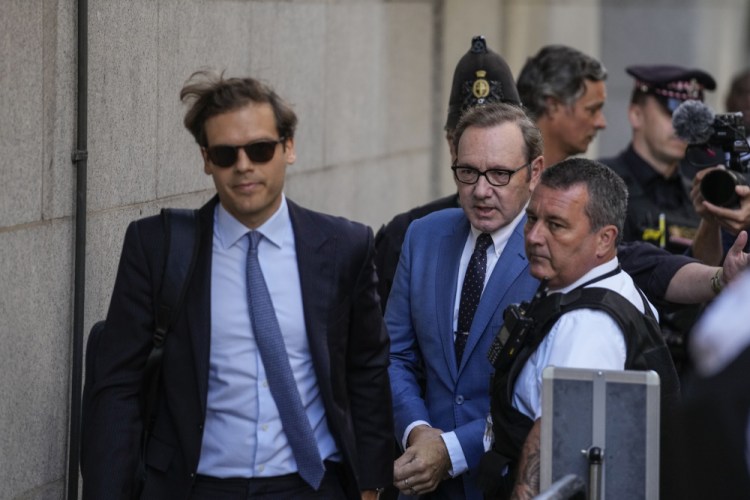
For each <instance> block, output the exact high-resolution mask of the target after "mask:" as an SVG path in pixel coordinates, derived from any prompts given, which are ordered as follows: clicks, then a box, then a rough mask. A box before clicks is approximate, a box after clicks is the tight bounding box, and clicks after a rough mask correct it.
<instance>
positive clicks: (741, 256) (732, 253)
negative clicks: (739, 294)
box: [722, 231, 748, 284]
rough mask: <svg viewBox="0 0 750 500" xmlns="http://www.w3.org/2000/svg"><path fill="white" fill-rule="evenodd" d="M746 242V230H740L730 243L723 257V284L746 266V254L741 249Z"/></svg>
mask: <svg viewBox="0 0 750 500" xmlns="http://www.w3.org/2000/svg"><path fill="white" fill-rule="evenodd" d="M746 244H747V231H740V234H739V235H737V239H736V240H734V243H733V244H732V248H730V249H729V251H728V252H727V255H726V257H724V273H723V275H722V278H723V280H724V284H726V283H729V282H730V281H732V280H733V279H734V278H736V277H737V275H739V274H740V272H742V270H743V269H745V268H746V267H747V264H748V254H746V253H745V252H744V251H743V249H744V248H745V245H746Z"/></svg>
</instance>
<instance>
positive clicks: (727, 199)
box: [701, 169, 747, 208]
mask: <svg viewBox="0 0 750 500" xmlns="http://www.w3.org/2000/svg"><path fill="white" fill-rule="evenodd" d="M744 184H747V181H746V180H745V178H744V177H743V176H742V174H739V173H737V172H734V171H732V170H721V169H719V170H712V171H711V172H708V173H707V174H706V175H705V177H703V180H701V194H702V195H703V198H705V200H706V201H708V202H709V203H713V204H714V205H717V206H720V207H729V208H734V207H738V206H739V198H738V197H737V193H735V190H734V188H735V187H737V186H741V185H744Z"/></svg>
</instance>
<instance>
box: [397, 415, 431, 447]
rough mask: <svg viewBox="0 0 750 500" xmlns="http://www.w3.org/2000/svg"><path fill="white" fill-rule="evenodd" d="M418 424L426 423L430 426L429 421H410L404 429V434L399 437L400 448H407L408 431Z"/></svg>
mask: <svg viewBox="0 0 750 500" xmlns="http://www.w3.org/2000/svg"><path fill="white" fill-rule="evenodd" d="M418 425H426V426H427V427H432V426H431V425H430V423H429V422H425V421H424V420H415V421H414V422H412V423H410V424H409V426H408V427H407V428H406V430H405V431H404V435H403V436H402V437H401V449H402V450H405V449H406V448H407V445H408V444H409V433H410V432H411V430H412V429H413V428H415V427H416V426H418Z"/></svg>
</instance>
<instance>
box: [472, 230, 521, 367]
mask: <svg viewBox="0 0 750 500" xmlns="http://www.w3.org/2000/svg"><path fill="white" fill-rule="evenodd" d="M525 223H526V217H525V216H524V218H523V219H521V221H520V222H519V223H518V224H517V225H516V227H515V229H514V230H513V233H512V234H511V236H510V239H509V240H508V243H507V244H506V245H505V249H504V250H503V253H502V254H501V255H500V258H499V259H498V261H497V264H495V268H494V269H493V271H492V275H491V276H490V279H489V280H488V281H487V285H486V286H485V287H484V291H483V292H482V298H481V299H480V301H479V306H478V307H477V311H476V313H475V314H474V321H473V322H472V324H471V332H470V333H469V338H468V341H467V343H466V349H465V350H464V355H463V358H462V359H461V366H462V367H463V366H464V365H465V364H466V360H467V359H469V357H470V356H471V353H472V351H473V350H474V348H475V347H476V346H477V344H478V343H479V341H480V340H481V338H482V336H483V335H486V334H487V328H488V326H489V322H490V319H492V317H493V316H494V315H495V313H496V312H498V311H497V309H498V305H499V304H500V303H501V302H502V301H503V298H504V297H505V295H506V294H507V293H508V291H509V290H510V288H511V284H512V283H513V282H514V281H515V280H516V278H518V275H520V274H521V273H522V272H528V269H527V265H528V261H527V259H526V252H525V250H524V238H523V227H524V224H525ZM500 312H501V313H502V311H500ZM495 333H497V332H489V334H491V335H494V334H495ZM484 354H485V353H482V355H484Z"/></svg>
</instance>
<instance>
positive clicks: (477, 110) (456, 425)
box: [385, 103, 543, 500]
mask: <svg viewBox="0 0 750 500" xmlns="http://www.w3.org/2000/svg"><path fill="white" fill-rule="evenodd" d="M453 144H454V147H455V151H456V159H455V161H454V164H453V167H452V169H453V173H454V179H455V182H456V187H457V190H458V197H459V199H460V203H461V208H449V209H446V210H441V211H438V212H433V213H431V214H429V215H426V216H425V217H423V218H421V219H418V220H416V221H414V222H412V223H411V225H410V226H409V229H408V231H407V233H406V238H405V240H404V244H403V248H402V252H401V259H400V261H399V265H398V269H397V271H396V275H395V279H394V282H393V288H392V289H391V293H390V296H389V298H388V305H387V307H386V312H385V318H386V324H387V326H388V331H389V333H390V335H391V367H390V369H389V372H390V375H391V385H392V388H393V398H394V417H395V424H396V437H397V438H398V439H399V440H400V441H401V443H402V445H403V448H404V449H405V451H404V453H403V455H402V456H401V457H399V458H398V459H397V460H396V462H395V465H394V484H395V485H396V487H397V488H399V489H400V490H401V491H402V493H404V494H406V495H423V494H426V493H430V492H432V496H431V497H430V498H445V499H454V500H460V499H477V500H478V499H481V498H482V493H481V491H480V490H479V487H478V484H477V482H476V475H475V474H474V473H475V472H476V469H477V467H478V465H479V459H480V457H481V456H482V455H483V454H484V452H485V445H486V444H487V443H485V440H484V434H485V432H484V431H485V422H486V418H487V415H488V412H489V392H488V383H489V380H490V373H491V371H492V366H491V365H490V363H489V361H488V359H487V351H488V349H489V347H490V344H491V342H492V340H493V339H494V337H495V334H496V333H497V331H498V329H499V328H500V326H501V325H502V323H503V318H502V312H503V310H504V309H505V308H506V307H507V306H508V305H510V304H512V303H515V302H519V301H521V300H525V299H527V298H528V297H530V296H531V295H533V293H534V291H535V290H536V286H537V282H536V280H534V279H533V278H532V277H531V275H530V274H529V271H528V262H527V260H526V258H525V256H524V254H523V252H524V250H523V221H524V219H525V216H524V208H525V207H526V204H527V203H528V200H529V197H530V196H531V191H532V189H533V188H534V186H535V184H536V181H537V179H538V177H539V173H540V172H541V170H542V167H543V159H542V140H541V135H540V133H539V130H538V129H537V128H536V126H535V125H534V124H533V122H532V121H531V120H530V119H529V118H528V117H527V116H526V114H525V113H524V112H523V110H522V109H521V108H520V107H518V106H514V105H511V104H504V103H493V104H487V105H484V106H475V107H473V108H471V109H470V110H468V111H467V112H466V113H465V114H464V115H463V117H462V118H461V120H460V121H459V122H458V125H457V127H456V129H455V132H454V137H453Z"/></svg>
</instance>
